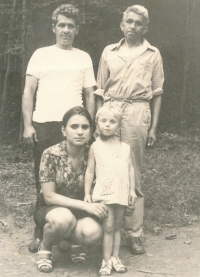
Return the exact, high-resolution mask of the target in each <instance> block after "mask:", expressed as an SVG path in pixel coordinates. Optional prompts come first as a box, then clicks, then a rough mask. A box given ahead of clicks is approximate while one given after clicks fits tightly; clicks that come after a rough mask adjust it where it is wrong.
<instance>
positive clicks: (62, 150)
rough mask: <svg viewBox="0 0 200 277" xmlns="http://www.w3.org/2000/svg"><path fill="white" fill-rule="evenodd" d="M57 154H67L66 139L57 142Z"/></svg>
mask: <svg viewBox="0 0 200 277" xmlns="http://www.w3.org/2000/svg"><path fill="white" fill-rule="evenodd" d="M58 147H59V155H60V156H68V153H67V142H66V140H63V141H62V142H61V143H60V144H59V146H58Z"/></svg>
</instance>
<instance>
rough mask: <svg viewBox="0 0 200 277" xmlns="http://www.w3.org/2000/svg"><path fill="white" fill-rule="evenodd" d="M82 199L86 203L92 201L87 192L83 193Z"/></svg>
mask: <svg viewBox="0 0 200 277" xmlns="http://www.w3.org/2000/svg"><path fill="white" fill-rule="evenodd" d="M84 201H85V202H88V203H91V202H92V200H91V195H90V194H89V193H87V194H85V197H84Z"/></svg>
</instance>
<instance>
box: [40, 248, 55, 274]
mask: <svg viewBox="0 0 200 277" xmlns="http://www.w3.org/2000/svg"><path fill="white" fill-rule="evenodd" d="M37 256H38V257H37V261H36V265H37V268H38V270H39V271H40V272H44V273H49V272H51V271H52V261H51V259H52V254H51V252H50V251H44V250H43V251H38V253H37Z"/></svg>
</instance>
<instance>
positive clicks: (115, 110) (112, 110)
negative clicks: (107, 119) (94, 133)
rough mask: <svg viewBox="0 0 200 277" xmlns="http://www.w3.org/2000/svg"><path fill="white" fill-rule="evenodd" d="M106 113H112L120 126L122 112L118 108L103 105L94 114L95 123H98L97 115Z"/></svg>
mask: <svg viewBox="0 0 200 277" xmlns="http://www.w3.org/2000/svg"><path fill="white" fill-rule="evenodd" d="M106 113H112V114H113V115H114V116H115V117H116V118H117V120H118V122H119V126H120V127H121V124H122V113H121V111H120V109H118V108H116V107H113V106H103V107H101V108H100V109H99V110H98V111H97V114H96V119H95V121H96V124H97V123H98V119H99V116H101V115H103V114H106Z"/></svg>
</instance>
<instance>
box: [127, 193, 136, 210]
mask: <svg viewBox="0 0 200 277" xmlns="http://www.w3.org/2000/svg"><path fill="white" fill-rule="evenodd" d="M136 199H137V195H136V193H135V191H134V190H130V193H129V200H128V205H129V206H130V207H134V205H135V201H136Z"/></svg>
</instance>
